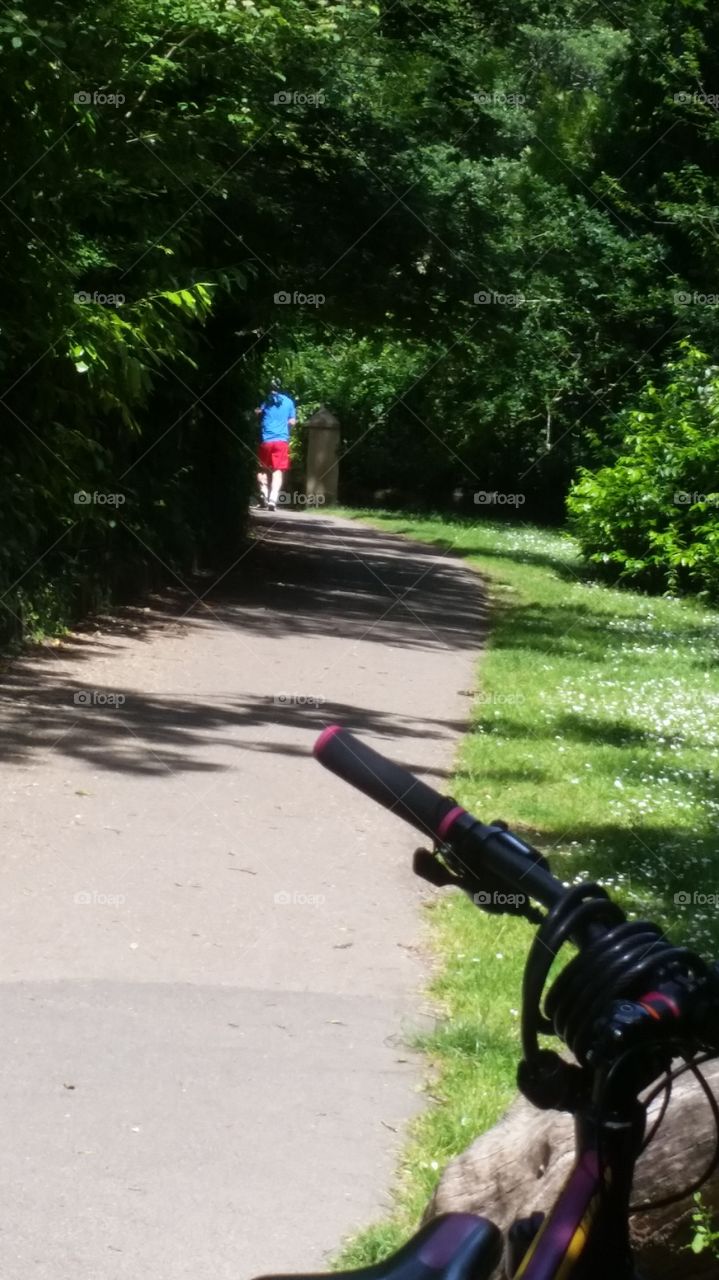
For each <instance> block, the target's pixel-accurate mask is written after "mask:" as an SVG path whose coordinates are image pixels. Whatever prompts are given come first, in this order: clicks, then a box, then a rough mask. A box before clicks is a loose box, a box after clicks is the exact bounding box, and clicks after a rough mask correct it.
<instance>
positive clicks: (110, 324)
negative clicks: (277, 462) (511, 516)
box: [0, 0, 719, 631]
mask: <svg viewBox="0 0 719 1280" xmlns="http://www.w3.org/2000/svg"><path fill="white" fill-rule="evenodd" d="M717 43H719V12H717V11H716V9H715V8H713V7H710V6H707V5H706V4H704V3H702V2H699V0H697V3H692V4H687V3H684V2H683V0H647V3H646V4H645V5H644V6H643V9H642V13H641V20H640V17H639V16H638V15H637V11H636V6H635V5H633V4H630V3H628V0H617V3H616V4H614V5H613V6H611V7H610V8H607V7H606V5H604V4H600V3H596V4H595V3H590V5H589V7H587V5H586V4H585V3H580V0H561V2H560V3H559V4H558V5H555V6H554V7H552V8H551V10H548V9H547V6H546V5H545V4H540V3H539V0H516V3H515V4H514V5H510V6H506V5H505V6H500V5H495V4H490V5H489V6H482V7H481V9H479V10H478V9H477V6H476V5H473V4H471V3H470V0H395V2H394V3H385V0H382V3H380V4H375V3H368V0H332V3H329V2H328V0H272V2H268V3H264V2H263V3H260V0H114V2H113V3H112V4H110V3H109V0H87V2H86V3H84V4H83V5H81V6H77V5H75V6H71V5H69V4H67V3H66V0H18V7H9V6H6V7H5V8H4V9H3V11H2V13H1V14H0V60H1V61H2V70H3V78H2V87H1V88H0V100H1V105H2V109H3V115H4V118H5V121H6V128H5V130H4V132H3V136H2V139H1V140H0V156H1V158H2V165H3V172H4V174H5V175H6V187H5V191H4V194H3V196H2V203H3V211H4V214H5V221H6V226H5V234H4V236H3V248H2V257H1V258H0V272H1V279H2V286H3V287H2V291H1V292H0V325H1V326H2V331H3V339H4V340H3V344H2V350H1V351H0V377H1V378H2V386H3V393H2V413H3V444H4V451H5V457H4V462H5V466H4V467H3V470H2V473H1V478H0V486H1V488H0V496H1V497H2V499H3V501H2V503H1V504H0V509H1V511H2V515H0V522H1V524H0V546H2V548H3V550H2V567H1V569H0V572H1V573H2V585H1V586H0V596H1V597H2V602H3V604H4V607H5V610H6V622H7V628H6V629H10V630H12V629H14V630H15V631H18V630H21V629H22V626H23V623H22V616H23V615H22V610H21V608H20V598H19V596H18V594H17V593H18V591H19V590H20V587H22V589H23V591H24V592H25V595H26V597H27V598H28V599H31V600H32V599H37V601H38V602H40V601H41V600H42V599H43V598H44V593H45V591H46V588H47V585H48V584H50V583H57V584H59V586H58V599H60V598H62V599H65V598H67V600H68V601H70V600H72V598H73V597H77V602H78V607H83V605H84V604H86V603H87V601H88V599H90V598H92V597H93V596H94V595H95V594H96V593H97V592H98V591H106V590H116V589H119V588H121V586H122V582H123V581H124V582H125V583H126V584H132V583H133V582H135V581H136V579H137V574H138V573H141V574H142V575H143V576H147V575H149V574H150V573H152V572H154V571H155V570H157V571H158V572H166V571H167V570H166V567H167V566H170V567H171V568H174V569H175V570H178V571H184V567H185V566H186V565H187V564H188V562H189V561H190V560H191V559H192V558H193V557H194V556H195V555H197V554H199V555H204V556H206V557H213V558H214V557H217V555H221V556H227V555H232V548H233V544H235V543H236V542H237V539H238V537H239V536H241V534H242V524H243V520H242V517H241V513H242V512H243V511H245V510H246V507H247V498H248V496H249V493H250V490H251V485H252V471H253V453H254V420H253V418H252V415H251V413H249V414H248V412H247V411H248V410H250V409H251V407H252V406H253V405H254V404H255V403H256V398H257V394H258V390H259V383H260V380H261V374H262V371H263V369H265V368H266V367H268V366H269V365H273V366H275V367H277V366H279V367H283V368H284V369H285V370H286V373H287V376H288V377H289V378H296V379H297V387H296V388H294V387H290V388H289V389H290V390H295V391H296V392H297V393H298V394H299V395H300V397H301V399H303V400H304V401H305V402H306V403H307V405H311V404H312V403H318V402H321V401H326V400H333V399H334V400H336V401H337V404H338V407H339V409H340V411H341V416H342V420H343V423H344V428H345V451H346V460H344V461H343V464H342V476H343V479H344V482H345V485H346V487H347V490H348V491H354V492H355V493H356V494H360V495H363V496H364V495H366V494H371V493H373V492H375V491H376V490H377V489H378V488H383V487H385V488H386V487H392V486H394V487H399V488H402V489H404V490H406V491H407V492H408V493H410V494H412V495H415V496H420V497H422V498H423V499H424V500H425V501H430V500H431V499H434V500H436V501H437V502H441V501H444V500H446V499H447V498H448V497H449V495H450V494H451V493H452V492H453V491H454V490H455V489H456V488H457V487H459V488H462V487H464V489H465V490H467V491H471V490H472V489H475V490H476V489H477V488H482V489H490V488H492V489H503V490H507V491H510V492H517V491H519V492H521V493H522V495H523V498H524V499H525V501H526V506H525V508H524V510H525V511H526V512H529V511H530V509H532V508H533V509H534V510H535V511H536V512H540V513H542V514H545V515H546V514H549V515H561V513H562V512H563V502H564V496H565V493H566V491H567V488H568V486H569V484H570V483H571V480H572V479H573V477H574V475H575V472H576V469H577V467H578V466H579V465H585V466H594V465H596V463H597V461H606V457H607V450H611V448H612V447H613V446H614V444H615V442H616V427H615V425H614V424H615V418H614V415H615V414H616V413H617V412H620V411H621V410H623V409H624V408H625V406H626V405H627V404H632V403H633V398H634V396H635V395H636V394H637V392H638V390H639V388H640V387H641V385H642V383H643V382H644V381H646V380H647V379H648V378H649V377H652V376H655V375H656V371H657V369H658V368H659V367H660V365H661V363H662V361H663V360H665V359H666V358H667V355H668V351H669V348H670V347H671V346H672V345H673V344H674V343H675V342H676V341H677V340H678V339H680V338H682V337H684V338H687V339H689V340H691V341H692V342H693V343H694V344H695V345H698V344H701V345H702V346H703V349H704V350H707V351H711V350H712V349H713V347H714V346H715V344H716V341H717V337H718V336H719V325H718V323H717V321H718V320H719V307H718V306H717V305H716V298H717V297H718V296H719V293H717V294H715V293H714V292H712V290H713V289H715V288H716V287H717V286H716V260H715V257H716V255H715V248H714V246H715V244H716V230H717V226H716V208H717V205H718V204H719V165H717V144H718V142H719V117H718V116H717V113H716V110H715V109H714V103H713V101H712V97H711V93H710V92H708V91H707V86H708V85H710V84H711V80H710V72H711V68H712V66H713V53H714V51H715V50H716V46H717ZM308 298H309V299H312V301H307V299H308ZM700 333H701V339H700V338H699V334H700ZM398 472H401V475H398ZM80 490H83V491H87V492H90V493H92V494H94V493H95V491H96V490H97V491H98V492H103V493H120V494H121V495H122V497H123V498H124V502H123V504H122V510H119V509H117V510H115V511H112V512H111V511H110V510H109V508H108V507H107V506H106V507H103V508H102V509H100V507H99V506H98V504H96V503H94V502H93V503H90V504H87V506H86V508H84V509H83V510H82V511H79V510H78V505H77V504H76V503H75V502H74V500H73V495H74V493H76V492H78V491H80ZM108 516H111V517H112V518H108ZM692 554H693V553H692ZM640 558H641V557H640ZM687 568H689V566H687ZM695 570H696V572H695V573H694V576H692V575H691V574H689V575H687V580H688V581H689V580H690V581H691V582H692V583H696V582H699V581H700V578H701V571H700V568H699V566H698V564H697V565H696V566H695ZM680 576H681V575H680ZM38 608H40V604H39V603H38ZM68 608H71V606H70V605H68ZM40 612H41V613H42V608H40ZM51 612H52V610H51ZM61 612H62V610H61Z"/></svg>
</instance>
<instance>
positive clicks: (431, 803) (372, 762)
mask: <svg viewBox="0 0 719 1280" xmlns="http://www.w3.org/2000/svg"><path fill="white" fill-rule="evenodd" d="M314 753H315V756H316V758H317V759H318V760H319V762H320V764H323V765H324V766H325V768H326V769H329V770H330V772H331V773H334V774H336V775H337V777H338V778H342V780H343V782H349V783H350V784H351V786H353V787H356V788H357V790H358V791H361V792H362V793H363V795H366V796H368V797H369V799H370V800H374V801H375V802H376V803H377V804H381V805H382V806H383V807H384V808H385V809H390V810H391V811H392V813H396V814H397V816H398V817H399V818H403V819H404V821H405V822H409V824H410V826H413V827H417V829H418V830H419V831H421V832H422V834H423V835H430V836H432V837H433V839H435V840H442V838H443V835H444V833H445V832H446V829H447V827H448V826H449V825H451V818H452V816H453V815H454V816H456V817H458V816H459V814H460V813H463V812H464V810H463V809H460V807H459V805H457V804H455V802H454V800H452V799H451V798H450V797H449V796H443V795H440V793H439V791H435V790H434V787H430V786H428V785H427V783H426V782H420V780H419V778H415V776H414V774H413V773H410V771H409V769H405V768H404V766H403V765H401V764H395V763H394V761H393V760H388V759H387V758H386V756H383V755H380V753H379V751H374V750H373V749H372V747H368V746H367V744H366V743H365V742H361V741H360V740H359V738H355V737H354V735H353V734H351V733H349V732H348V730H347V729H342V728H341V727H340V725H338V724H332V725H330V726H329V728H327V729H325V731H324V733H322V734H320V736H319V738H318V739H317V741H316V743H315V747H314ZM455 811H456V812H455Z"/></svg>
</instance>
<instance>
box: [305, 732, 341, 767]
mask: <svg viewBox="0 0 719 1280" xmlns="http://www.w3.org/2000/svg"><path fill="white" fill-rule="evenodd" d="M341 728H342V725H341V724H330V725H328V726H327V728H326V729H323V730H322V732H321V734H320V736H319V738H318V739H317V741H316V743H315V745H314V746H313V748H312V754H313V755H314V756H315V757H316V758H317V759H318V760H319V758H320V752H321V751H324V749H325V747H326V746H327V743H328V742H329V740H330V738H334V736H335V734H336V733H339V732H340V729H341Z"/></svg>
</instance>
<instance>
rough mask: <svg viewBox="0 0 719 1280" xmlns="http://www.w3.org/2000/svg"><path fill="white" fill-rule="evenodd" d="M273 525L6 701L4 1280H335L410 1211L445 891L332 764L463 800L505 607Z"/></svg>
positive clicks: (355, 545) (1, 737)
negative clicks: (438, 915) (347, 751)
mask: <svg viewBox="0 0 719 1280" xmlns="http://www.w3.org/2000/svg"><path fill="white" fill-rule="evenodd" d="M255 527H256V535H257V536H256V541H255V542H254V544H253V546H252V548H251V550H250V551H249V552H248V553H247V554H246V555H245V556H244V558H243V560H242V562H241V563H240V564H238V565H237V566H236V567H235V569H234V570H233V571H232V572H231V573H229V574H228V575H227V576H226V577H224V578H223V580H222V581H220V582H219V583H216V584H214V585H212V586H211V579H207V580H206V581H205V580H200V579H193V581H192V583H191V584H189V588H188V589H185V588H184V587H182V588H181V587H180V586H179V584H178V589H177V591H168V592H167V593H164V594H163V595H162V596H158V597H155V598H153V600H152V602H151V604H150V606H149V607H147V606H146V607H144V608H140V607H135V608H127V609H124V610H121V611H119V612H118V613H117V614H115V615H113V616H112V617H107V618H102V619H100V620H98V621H97V623H96V624H95V625H93V626H88V627H85V628H83V629H82V630H81V631H79V632H77V633H75V634H74V635H72V636H70V637H68V639H67V641H66V642H63V643H62V644H61V645H58V646H55V647H53V646H43V647H42V648H41V649H39V650H34V651H33V652H31V653H30V654H28V655H27V656H26V657H25V658H23V659H22V660H20V661H18V662H15V663H13V664H12V665H11V666H10V667H9V668H8V669H6V671H5V672H4V674H3V675H2V678H1V679H0V695H1V701H0V729H1V734H0V742H1V744H2V745H1V748H0V782H1V787H0V796H1V797H2V799H1V803H0V833H1V837H2V859H1V861H0V867H1V868H2V890H1V892H0V913H1V914H0V955H1V964H2V969H1V973H0V977H1V979H2V982H1V984H0V1002H1V1005H0V1027H2V1052H1V1053H0V1106H1V1108H2V1116H3V1125H2V1130H3V1141H2V1144H1V1146H0V1198H1V1201H2V1213H1V1214H0V1276H2V1278H3V1280H140V1278H142V1280H190V1278H192V1280H229V1278H230V1277H232V1278H233V1280H245V1278H249V1277H251V1276H253V1275H255V1274H259V1273H268V1272H272V1271H279V1270H302V1269H305V1270H312V1269H317V1268H318V1267H321V1266H322V1265H324V1263H325V1261H326V1259H327V1256H328V1255H329V1254H330V1253H331V1252H332V1251H333V1250H334V1249H336V1247H337V1245H338V1243H339V1241H340V1240H341V1238H342V1237H343V1236H344V1235H346V1234H347V1233H348V1232H351V1231H353V1230H356V1229H357V1228H359V1227H362V1226H363V1225H365V1224H367V1223H368V1222H369V1221H371V1220H372V1218H373V1217H375V1216H376V1215H378V1214H381V1213H382V1212H384V1211H385V1210H386V1209H387V1207H388V1204H389V1202H390V1197H389V1189H390V1186H391V1181H392V1176H393V1170H394V1168H395V1161H396V1158H397V1153H398V1150H399V1148H400V1146H401V1142H402V1138H403V1133H404V1128H405V1125H406V1122H407V1120H408V1118H409V1117H410V1116H411V1115H412V1114H413V1113H414V1112H415V1111H416V1109H417V1108H418V1106H419V1105H421V1097H420V1095H419V1093H418V1086H419V1080H420V1064H419V1063H418V1062H417V1061H416V1060H415V1059H414V1058H413V1055H412V1053H411V1051H409V1050H408V1049H407V1046H406V1038H407V1034H408V1033H409V1032H411V1030H412V1029H414V1028H416V1027H418V1026H421V1025H425V1024H426V1019H427V1018H428V1017H429V1016H430V1015H429V1011H428V1010H427V1008H426V1006H425V1003H424V1000H423V997H422V994H421V993H422V986H423V983H424V982H425V980H426V976H427V960H426V957H424V956H423V954H422V951H421V936H422V931H421V913H420V910H419V906H420V902H421V899H422V897H423V896H424V893H425V890H424V889H423V888H422V886H421V885H420V884H419V883H418V882H417V881H415V880H414V879H413V876H412V873H411V870H410V865H409V864H410V856H411V852H412V849H413V848H414V846H415V843H416V841H415V839H414V838H413V835H412V833H411V831H409V830H408V829H407V828H406V827H404V826H403V825H402V824H401V823H400V822H399V821H398V820H397V819H396V818H393V817H392V816H391V815H389V814H386V813H384V812H382V811H380V810H378V809H376V808H375V807H373V806H372V805H371V804H370V803H369V802H368V801H366V800H364V799H363V798H362V797H361V796H359V795H357V794H356V793H354V792H353V791H351V789H350V788H348V787H346V786H345V785H344V784H342V783H341V782H340V781H339V780H337V779H335V778H334V777H332V776H331V775H329V774H328V773H326V771H324V770H323V769H321V768H320V767H319V765H318V764H317V763H316V762H315V761H314V760H313V759H312V757H311V754H310V751H311V746H312V743H313V741H314V739H315V737H316V735H317V733H318V732H319V730H320V729H321V728H322V727H323V726H324V725H325V724H327V723H332V722H334V721H340V722H342V723H343V724H346V725H348V726H349V727H351V728H353V729H355V730H356V731H357V732H358V733H360V734H362V735H364V736H365V737H366V738H367V739H368V740H369V741H371V742H373V743H374V745H376V746H378V747H379V748H380V749H381V750H383V751H385V752H386V753H387V754H389V755H391V756H392V757H394V758H395V759H398V760H401V761H402V762H403V763H405V764H407V765H408V766H410V767H413V768H416V769H417V770H418V771H419V772H421V773H422V775H423V776H425V777H426V778H427V779H428V780H429V781H433V782H434V783H435V784H439V785H441V782H442V779H443V776H444V775H445V773H446V771H447V769H448V768H449V766H450V765H451V761H452V756H453V752H454V749H455V746H456V742H457V739H458V735H459V734H460V732H461V730H462V728H463V725H464V723H465V721H466V717H467V713H468V708H469V701H468V696H467V694H468V691H469V690H470V689H471V687H472V683H473V673H474V662H475V656H476V652H477V650H478V648H479V646H480V643H481V634H482V628H483V624H484V603H483V597H482V591H481V583H480V581H479V579H478V578H477V577H476V576H475V575H474V574H472V573H471V572H470V571H468V570H467V569H466V568H465V567H464V566H463V565H462V563H461V561H457V560H454V559H452V557H451V556H444V555H442V554H440V553H437V552H432V551H430V550H428V549H427V548H424V547H418V546H417V545H416V544H408V543H406V542H404V541H401V540H400V539H398V538H394V537H391V536H388V535H385V534H380V533H376V532H373V531H370V530H368V529H366V528H362V527H360V526H357V525H356V524H353V523H351V522H349V521H342V520H339V519H331V518H324V517H319V516H316V515H314V516H304V515H297V514H293V513H292V512H289V511H283V512H281V513H280V514H278V515H277V516H273V515H270V514H269V513H262V514H261V515H259V516H258V517H257V519H256V523H255ZM203 596H204V598H203Z"/></svg>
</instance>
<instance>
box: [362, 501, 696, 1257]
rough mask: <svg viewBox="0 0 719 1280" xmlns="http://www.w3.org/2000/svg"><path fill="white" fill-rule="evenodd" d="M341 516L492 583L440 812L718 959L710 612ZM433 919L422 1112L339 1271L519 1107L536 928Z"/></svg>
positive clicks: (542, 552) (518, 529) (542, 542)
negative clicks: (440, 554)
mask: <svg viewBox="0 0 719 1280" xmlns="http://www.w3.org/2000/svg"><path fill="white" fill-rule="evenodd" d="M343 514H344V515H352V516H353V517H355V518H358V519H359V518H361V519H363V520H365V521H366V522H368V523H371V524H373V525H375V526H377V527H380V528H382V529H383V530H386V531H388V532H389V531H393V532H397V533H403V534H406V535H408V536H410V537H412V538H416V539H421V540H422V541H425V542H428V543H432V544H434V545H438V546H441V547H443V548H446V549H447V550H449V549H451V550H452V552H453V553H454V554H458V555H462V556H466V557H467V558H468V563H469V564H470V565H472V566H473V567H475V568H476V569H477V570H478V571H479V572H480V573H481V574H483V575H484V577H485V579H486V582H487V589H488V592H489V595H490V601H491V618H490V636H489V642H488V646H487V649H486V652H485V654H484V656H483V657H482V659H481V661H480V664H479V668H478V692H477V695H476V700H475V703H474V706H473V711H472V723H471V728H470V731H469V733H468V734H467V736H466V737H465V739H464V741H463V742H462V744H461V746H460V750H459V753H458V756H457V760H456V770H455V774H454V779H453V785H452V794H453V795H454V796H455V797H456V798H457V799H458V800H459V801H460V802H461V803H462V804H464V805H466V807H467V808H469V809H471V810H473V811H474V812H476V813H477V814H478V815H479V816H480V817H482V818H484V819H485V820H490V819H493V818H500V817H501V818H504V819H505V820H506V821H507V822H509V824H510V825H511V826H513V827H514V828H515V829H516V830H517V831H519V832H521V833H523V834H524V835H525V836H527V837H529V838H531V839H532V840H533V841H534V842H535V843H536V844H537V845H538V846H539V847H540V848H541V849H542V850H543V851H544V852H545V853H548V854H549V856H550V860H551V864H552V868H553V870H554V871H555V873H556V874H558V875H559V876H560V877H561V878H562V879H563V880H565V881H567V882H571V881H575V880H580V879H585V878H587V877H591V878H598V879H600V880H601V881H602V882H603V883H604V884H605V886H607V887H608V888H610V889H611V891H613V892H614V893H615V894H616V895H617V896H618V898H619V899H620V900H621V902H622V904H623V906H624V907H625V910H627V912H628V913H629V914H635V915H649V916H650V918H652V919H655V920H657V921H658V922H660V923H661V924H663V926H664V927H665V928H666V929H667V930H668V932H669V933H670V934H671V936H672V937H673V938H676V939H681V940H687V941H690V942H691V943H692V944H693V945H694V946H696V947H698V948H699V949H700V950H702V951H703V952H704V953H707V954H719V906H717V905H716V902H714V901H712V898H716V899H717V900H719V849H718V844H719V841H717V836H716V831H717V825H718V824H717V818H718V817H719V669H718V668H717V656H718V653H719V628H718V626H717V623H718V622H719V614H717V613H715V612H714V613H712V612H709V611H708V610H707V609H705V608H703V607H702V606H701V605H699V604H697V603H696V602H693V601H690V600H685V601H679V600H670V599H660V598H656V597H648V596H643V595H640V594H638V593H636V592H630V591H623V590H614V589H610V588H607V587H605V586H602V585H599V584H597V583H596V582H594V581H592V580H591V579H589V578H588V577H587V576H586V575H585V572H584V570H583V568H582V565H581V563H580V560H579V557H578V554H577V550H576V547H575V545H574V543H573V542H572V540H571V538H569V537H568V536H567V535H564V534H562V533H559V532H556V531H547V530H544V529H539V528H536V527H534V526H531V525H521V524H519V525H510V524H507V523H505V522H501V523H500V522H493V521H485V520H483V521H482V522H481V523H478V524H470V523H469V522H458V521H457V522H450V521H446V520H442V519H439V518H436V519H432V518H418V519H414V518H412V519H410V518H406V517H398V516H394V515H383V514H377V513H376V512H373V513H369V512H366V513H356V512H347V511H345V512H343ZM676 895H689V896H690V898H691V901H690V902H688V903H685V901H683V899H682V897H681V896H680V897H679V898H678V899H677V897H676ZM430 917H431V925H432V938H433V941H434V944H435V946H436V948H437V951H438V954H439V957H440V960H441V974H440V977H439V978H438V979H437V980H436V981H435V982H434V983H433V986H432V991H433V994H434V995H435V997H436V998H437V999H438V1001H439V1002H441V1004H442V1005H443V1007H444V1009H445V1010H446V1013H447V1015H448V1016H447V1021H446V1023H445V1025H444V1026H443V1028H442V1029H441V1030H440V1031H439V1032H438V1033H436V1034H435V1035H434V1036H432V1037H431V1038H429V1039H428V1040H425V1042H424V1046H423V1047H424V1048H425V1049H426V1050H427V1052H428V1054H429V1058H430V1064H431V1065H430V1069H429V1076H430V1079H429V1081H428V1086H427V1090H428V1094H429V1098H430V1099H431V1101H428V1106H427V1110H426V1111H425V1113H424V1114H423V1115H422V1116H421V1118H420V1119H419V1121H418V1122H417V1123H416V1125H415V1127H414V1130H413V1133H412V1138H411V1142H410V1146H409V1149H408V1151H407V1152H406V1156H405V1160H404V1162H403V1167H402V1169H401V1171H400V1174H399V1178H398V1187H397V1197H396V1204H397V1207H396V1214H395V1215H394V1217H393V1219H392V1220H391V1221H389V1222H386V1223H383V1224H380V1225H379V1226H378V1227H373V1228H371V1229H370V1230H369V1231H367V1232H364V1233H363V1234H362V1235H361V1236H360V1237H358V1238H357V1239H356V1240H355V1241H351V1242H350V1243H349V1245H348V1246H347V1247H346V1248H345V1250H344V1251H343V1254H342V1258H341V1261H342V1264H343V1265H345V1266H355V1265H363V1264H365V1263H367V1262H369V1261H374V1260H377V1259H378V1258H379V1257H381V1256H384V1254H385V1253H386V1252H387V1251H388V1250H389V1249H390V1248H392V1247H395V1246H396V1245H397V1244H398V1243H399V1242H400V1241H401V1240H402V1239H403V1238H405V1236H406V1234H407V1231H408V1230H409V1229H411V1228H413V1227H414V1226H415V1225H416V1222H417V1220H418V1218H419V1216H420V1214H421V1212H422V1210H423V1208H424V1206H425V1204H426V1202H427V1200H428V1199H429V1196H430V1195H431V1192H432V1188H433V1186H434V1184H435V1183H436V1180H437V1177H438V1176H439V1172H440V1171H441V1169H442V1167H443V1165H444V1164H445V1163H446V1162H447V1160H448V1159H449V1158H450V1157H451V1156H452V1155H454V1154H455V1153H456V1152H458V1151H460V1150H461V1149H463V1147H465V1146H466V1145H467V1144H468V1143H469V1141H470V1140H471V1138H472V1137H473V1136H474V1135H475V1134H476V1133H478V1132H480V1131H481V1130H482V1129H485V1128H487V1127H488V1126H489V1125H491V1124H492V1123H493V1122H494V1120H495V1119H496V1118H497V1116H498V1115H499V1114H500V1113H501V1111H502V1110H503V1108H504V1106H505V1105H506V1103H507V1101H508V1099H509V1098H510V1097H511V1094H512V1092H513V1089H514V1071H515V1066H516V1061H517V1056H518V1032H517V1020H518V1009H519V1002H520V982H521V975H522V968H523V963H524V958H525V955H526V949H527V946H528V943H529V941H530V939H531V929H530V926H529V925H526V924H524V923H523V922H517V921H509V920H506V921H505V920H502V919H501V918H500V919H499V920H497V919H496V918H492V917H486V916H482V915H481V914H480V913H479V912H478V911H477V910H476V909H474V908H473V907H472V906H471V904H470V903H469V902H468V901H467V900H466V899H465V898H463V897H461V896H457V895H454V894H449V895H448V896H447V897H445V898H443V899H441V900H440V901H439V902H438V903H437V904H436V905H434V906H433V908H432V910H431V913H430Z"/></svg>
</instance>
